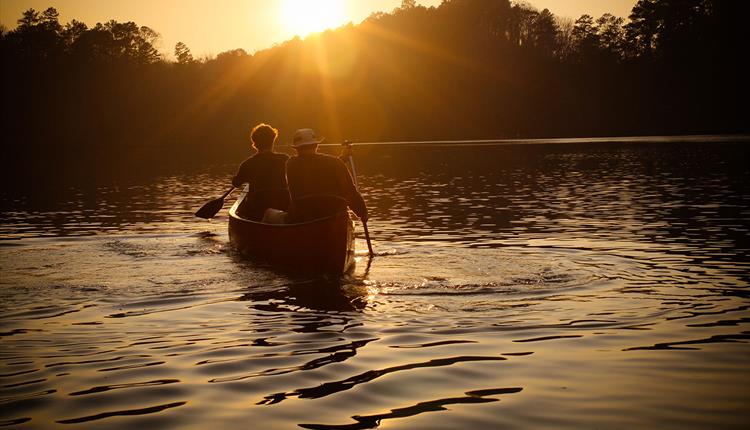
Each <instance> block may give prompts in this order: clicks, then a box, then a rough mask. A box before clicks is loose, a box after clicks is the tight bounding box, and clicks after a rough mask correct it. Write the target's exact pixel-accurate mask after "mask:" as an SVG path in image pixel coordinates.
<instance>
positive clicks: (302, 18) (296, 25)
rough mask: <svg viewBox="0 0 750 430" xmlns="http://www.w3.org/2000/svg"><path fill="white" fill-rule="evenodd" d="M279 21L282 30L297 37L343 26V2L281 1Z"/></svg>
mask: <svg viewBox="0 0 750 430" xmlns="http://www.w3.org/2000/svg"><path fill="white" fill-rule="evenodd" d="M279 19H280V21H281V24H282V26H283V27H284V29H285V30H286V31H287V32H288V33H289V34H293V35H297V36H301V37H304V36H307V35H308V34H310V33H314V32H318V31H323V30H325V29H327V28H333V27H337V26H340V25H342V24H345V23H346V21H347V13H346V4H345V2H344V0H282V2H281V6H280V10H279Z"/></svg>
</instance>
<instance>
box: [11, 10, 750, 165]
mask: <svg viewBox="0 0 750 430" xmlns="http://www.w3.org/2000/svg"><path fill="white" fill-rule="evenodd" d="M748 9H750V2H745V1H727V0H639V1H638V2H637V3H636V5H635V6H634V8H633V9H632V12H631V14H630V16H629V17H627V18H625V17H616V16H613V15H611V14H604V15H602V16H600V17H592V16H589V15H583V16H581V17H578V18H577V19H572V18H561V17H557V16H555V15H553V14H552V13H550V11H549V10H547V9H545V10H541V11H540V10H537V9H535V8H533V7H532V6H530V5H528V4H526V3H520V2H511V1H509V0H445V1H443V3H442V4H441V5H440V6H439V7H430V8H426V7H423V6H420V5H418V4H416V2H415V1H413V0H405V1H403V3H402V5H401V7H399V8H396V9H395V10H393V11H392V12H390V13H376V14H373V15H371V16H370V17H369V18H368V19H366V20H365V21H364V22H362V23H361V24H358V25H351V24H350V25H346V26H343V27H340V28H337V29H334V30H329V31H325V32H323V33H318V34H314V35H311V36H308V37H307V38H305V39H300V38H295V39H292V40H289V41H286V42H284V43H281V44H278V45H276V46H273V47H270V48H268V49H264V50H260V51H258V52H255V53H247V52H245V51H244V50H242V49H236V50H231V51H227V52H223V53H221V54H218V55H216V56H215V57H213V58H203V59H196V58H194V57H193V55H192V54H191V52H190V48H189V47H188V46H186V45H185V44H184V43H178V44H177V46H175V49H174V58H172V57H171V56H170V58H165V56H164V55H163V54H161V53H159V52H158V51H157V49H156V48H155V47H154V44H155V42H156V41H157V40H158V38H159V34H158V32H157V30H156V29H151V28H148V27H145V26H139V25H138V24H136V23H134V22H117V21H114V20H112V21H109V22H105V23H98V24H96V25H95V26H93V27H88V26H87V25H86V24H84V23H82V22H79V21H76V20H72V21H70V22H68V23H61V22H60V20H59V13H58V11H57V10H55V9H54V8H49V9H47V10H44V11H35V10H33V9H29V10H28V11H26V12H25V13H24V14H23V16H21V17H20V18H19V20H18V26H17V27H16V28H14V29H10V30H8V29H3V30H0V61H1V64H2V66H1V67H2V72H1V73H2V76H1V79H0V81H1V85H2V94H3V108H2V112H3V113H2V119H1V122H0V127H2V135H3V138H2V142H3V143H2V152H3V158H4V159H5V164H6V166H8V165H10V166H11V167H15V168H19V169H24V168H26V167H27V166H28V163H30V162H31V160H36V161H39V160H40V159H41V160H46V162H47V163H48V164H49V163H65V162H68V161H70V162H71V163H72V161H71V160H78V161H83V162H85V163H90V162H99V163H105V164H118V163H128V162H129V163H130V165H131V166H138V165H147V164H160V163H168V162H171V163H207V162H213V161H226V160H236V159H237V158H238V157H240V156H241V155H242V154H246V153H247V149H248V144H247V141H248V132H249V129H250V128H251V126H252V125H254V124H256V123H258V122H267V123H270V124H272V125H274V126H275V127H277V128H279V129H280V130H281V140H282V141H286V140H288V139H289V138H290V136H291V134H292V133H293V131H294V130H295V129H297V128H302V127H312V128H315V129H316V130H317V131H318V132H319V134H320V135H324V136H326V137H327V138H328V140H329V141H331V142H337V141H340V140H341V139H351V140H354V141H401V140H430V139H494V138H537V137H585V136H628V135H651V134H699V133H745V132H748V128H750V127H749V124H750V121H748V109H747V100H748V84H747V81H748V80H747V77H746V72H743V70H745V69H744V67H743V66H742V65H743V64H746V62H745V60H746V57H747V54H748V50H747V42H748V40H750V34H749V29H750V26H748V25H747V24H746V22H745V21H744V20H745V18H747V17H748V16H750V14H748V12H749V11H748ZM74 164H75V163H74ZM6 170H7V169H6Z"/></svg>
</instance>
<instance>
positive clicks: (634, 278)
mask: <svg viewBox="0 0 750 430" xmlns="http://www.w3.org/2000/svg"><path fill="white" fill-rule="evenodd" d="M746 152H747V149H745V146H743V145H742V144H740V143H736V144H731V145H730V144H706V145H701V144H697V143H693V144H689V145H678V146H676V145H669V144H660V145H653V144H648V143H643V144H638V145H625V144H613V145H603V146H594V147H592V146H585V145H581V146H576V145H567V146H564V147H562V146H538V147H534V148H528V147H524V148H518V147H509V146H506V147H503V148H496V147H483V148H460V149H456V148H430V149H429V150H426V149H424V148H403V149H399V148H389V149H378V150H374V149H364V148H363V150H362V151H358V157H359V159H358V170H359V173H360V182H361V185H362V186H364V187H365V188H366V189H365V194H366V196H367V198H368V202H369V204H370V206H371V208H372V211H371V212H372V219H371V221H370V227H371V233H372V236H373V239H374V246H375V249H376V251H377V256H376V257H375V258H373V259H370V260H368V259H367V257H366V255H364V254H363V253H360V254H359V255H358V257H359V262H358V264H357V268H356V270H355V271H354V272H352V273H350V274H349V275H347V276H344V277H342V278H336V279H332V278H327V279H326V278H323V279H316V278H309V277H299V276H293V275H289V274H285V273H280V272H277V271H275V270H272V269H270V268H268V267H265V266H262V265H260V264H258V263H256V262H254V261H252V260H246V259H243V258H240V257H239V256H238V255H237V254H236V253H235V252H233V250H232V249H231V247H230V246H229V244H228V240H227V236H226V220H225V219H218V220H215V221H214V222H211V223H206V222H203V221H200V220H194V219H193V218H192V211H193V210H194V209H195V207H196V206H199V205H200V204H202V203H203V198H204V196H213V195H214V194H215V190H216V189H221V188H223V186H221V184H223V183H224V181H225V180H226V179H227V178H228V176H229V175H231V171H232V168H233V167H232V166H227V168H226V169H224V170H221V169H220V170H219V171H214V172H211V173H202V174H197V175H173V176H165V177H160V178H157V179H156V180H154V181H147V180H143V179H141V180H139V179H133V180H131V181H130V182H128V183H125V182H123V181H120V182H119V183H94V182H96V181H93V180H92V183H91V184H89V185H88V186H80V185H79V186H76V187H74V188H72V189H69V188H66V187H65V186H62V185H61V187H60V188H58V189H56V191H55V192H54V193H52V194H46V195H43V197H39V196H40V195H41V194H39V195H38V194H36V192H34V193H31V194H33V195H30V196H27V197H24V196H18V195H17V194H16V195H13V196H11V195H10V194H8V193H5V192H3V193H5V194H2V196H3V197H2V201H3V205H4V206H3V209H4V210H3V212H2V214H0V217H2V220H1V221H2V223H0V235H2V236H3V237H4V238H5V239H19V238H22V239H20V240H5V241H0V269H2V276H0V326H2V330H1V331H2V333H0V341H1V342H2V344H3V348H0V407H2V408H3V410H4V411H10V413H9V414H7V415H4V417H3V420H4V421H0V424H2V425H9V426H14V425H31V426H36V427H50V426H53V425H54V424H55V423H65V424H77V425H91V426H107V427H110V426H112V427H117V426H120V427H138V428H165V427H174V428H205V427H207V426H217V427H222V428H224V427H226V428H233V427H238V426H243V425H247V423H248V422H258V423H263V425H264V426H265V427H267V428H291V427H296V426H302V427H303V428H321V429H322V428H373V427H376V426H378V425H382V424H384V423H385V422H386V421H385V420H396V421H395V422H394V421H391V422H389V424H394V425H399V426H401V427H405V428H407V427H425V428H428V427H429V428H469V427H472V428H499V427H514V428H544V427H568V428H599V427H602V426H606V425H610V426H615V427H618V426H619V427H622V426H628V427H633V428H640V427H661V426H663V425H664V424H665V423H667V424H668V423H678V424H677V425H679V426H681V427H693V428H706V427H727V428H729V427H738V428H741V427H742V425H744V424H745V423H746V422H747V420H748V418H749V417H748V416H747V411H746V408H745V405H746V404H747V403H748V402H749V401H750V397H748V392H747V389H746V388H747V386H748V384H750V373H748V372H747V360H746V357H747V355H748V345H750V342H749V341H750V339H749V338H748V325H750V318H748V317H747V312H748V309H750V303H748V299H749V298H750V294H749V293H748V288H747V286H748V281H750V278H749V277H748V273H750V265H749V264H748V263H747V260H748V258H747V257H748V249H750V246H748V245H749V243H748V239H747V238H748V234H747V233H748V228H750V209H748V208H749V207H750V190H749V189H748V187H749V185H748V184H750V177H748V173H749V172H748V170H747V168H746V165H745V164H746V163H745V161H744V160H745V158H746V157H745V155H746ZM139 181H140V182H139ZM40 187H42V188H44V186H42V185H40ZM9 196H10V197H9ZM45 235H52V236H56V237H54V238H44V237H40V236H45ZM77 235H90V236H91V237H86V238H81V237H71V236H77ZM61 236H65V237H61ZM358 240H359V241H358V249H360V250H364V249H365V247H364V241H363V239H362V238H359V239H358ZM602 381H607V383H606V384H602ZM521 388H523V390H522V389H521ZM696 392H700V393H701V396H695V393H696ZM705 399H711V400H710V401H706V400H705ZM497 400H501V401H497ZM633 410H638V411H639V413H638V414H633V413H632V411H633ZM435 411H442V412H441V413H440V414H432V413H430V414H427V413H426V412H435Z"/></svg>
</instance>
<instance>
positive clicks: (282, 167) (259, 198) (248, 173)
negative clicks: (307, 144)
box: [232, 123, 289, 221]
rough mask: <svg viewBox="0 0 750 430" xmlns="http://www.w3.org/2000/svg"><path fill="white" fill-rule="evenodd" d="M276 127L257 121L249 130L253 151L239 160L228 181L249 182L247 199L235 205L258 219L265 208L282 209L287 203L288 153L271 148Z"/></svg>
mask: <svg viewBox="0 0 750 430" xmlns="http://www.w3.org/2000/svg"><path fill="white" fill-rule="evenodd" d="M278 136H279V131H278V130H276V129H275V128H273V127H271V126H270V125H268V124H263V123H261V124H258V125H256V126H255V127H253V129H252V131H251V132H250V140H251V141H252V145H253V148H255V150H256V151H257V152H256V153H255V155H253V156H252V157H250V158H248V159H247V160H245V161H243V162H242V164H241V165H240V168H239V169H238V170H237V174H236V175H234V177H233V178H232V185H234V186H235V187H241V186H242V184H245V183H249V184H250V188H249V194H248V196H249V199H245V202H243V204H242V206H240V208H239V215H240V216H242V217H243V218H247V219H251V220H253V221H260V220H261V219H262V218H263V214H264V213H265V212H266V209H268V208H274V209H278V210H282V211H285V210H287V208H288V206H289V188H288V187H287V183H286V162H287V160H289V156H288V155H286V154H281V153H278V152H274V151H273V144H274V142H276V139H277V137H278Z"/></svg>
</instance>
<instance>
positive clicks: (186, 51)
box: [174, 42, 195, 64]
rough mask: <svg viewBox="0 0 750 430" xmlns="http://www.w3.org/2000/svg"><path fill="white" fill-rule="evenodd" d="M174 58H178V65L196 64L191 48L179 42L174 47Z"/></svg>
mask: <svg viewBox="0 0 750 430" xmlns="http://www.w3.org/2000/svg"><path fill="white" fill-rule="evenodd" d="M174 56H175V57H176V58H177V63H178V64H191V63H193V62H195V60H194V59H193V54H191V53H190V48H188V46H187V45H185V44H184V43H182V42H177V44H176V45H175V46H174Z"/></svg>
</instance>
